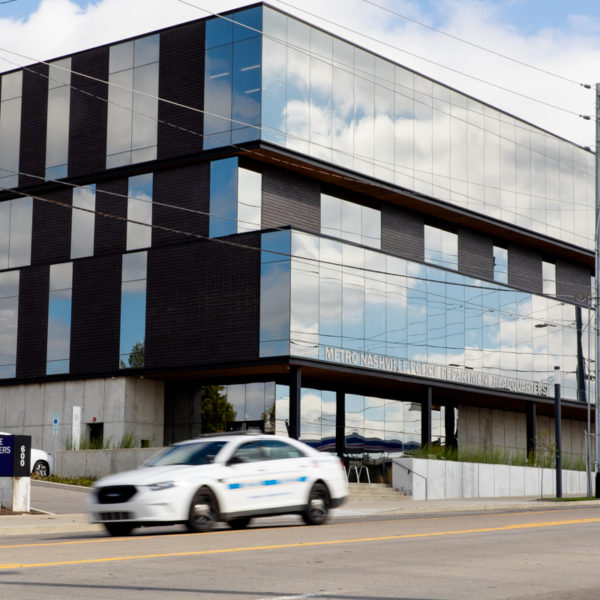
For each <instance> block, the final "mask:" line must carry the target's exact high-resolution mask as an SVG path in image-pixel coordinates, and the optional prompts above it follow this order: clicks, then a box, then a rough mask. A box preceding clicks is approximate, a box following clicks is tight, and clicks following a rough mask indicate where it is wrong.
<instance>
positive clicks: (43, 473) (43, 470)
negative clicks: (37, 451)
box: [33, 460, 50, 477]
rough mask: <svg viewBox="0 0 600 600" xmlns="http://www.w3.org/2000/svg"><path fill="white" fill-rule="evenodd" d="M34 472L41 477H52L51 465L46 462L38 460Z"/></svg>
mask: <svg viewBox="0 0 600 600" xmlns="http://www.w3.org/2000/svg"><path fill="white" fill-rule="evenodd" d="M33 472H34V473H35V474H36V475H39V476H40V477H48V475H50V465H49V464H48V463H47V462H46V461H45V460H38V461H36V463H35V465H33Z"/></svg>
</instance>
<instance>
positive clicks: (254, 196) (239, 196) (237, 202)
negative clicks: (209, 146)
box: [209, 157, 262, 238]
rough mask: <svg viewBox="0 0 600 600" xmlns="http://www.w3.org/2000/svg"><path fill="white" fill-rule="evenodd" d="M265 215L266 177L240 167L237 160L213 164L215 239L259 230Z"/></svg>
mask: <svg viewBox="0 0 600 600" xmlns="http://www.w3.org/2000/svg"><path fill="white" fill-rule="evenodd" d="M261 214H262V175H261V174H260V173H257V172H256V171H250V170H249V169H244V168H242V167H240V166H239V161H238V158H237V157H232V158H225V159H223V160H214V161H212V162H211V163H210V220H209V236H210V237H211V238H214V237H221V236H225V235H232V234H235V233H244V232H245V231H257V230H259V229H260V225H261Z"/></svg>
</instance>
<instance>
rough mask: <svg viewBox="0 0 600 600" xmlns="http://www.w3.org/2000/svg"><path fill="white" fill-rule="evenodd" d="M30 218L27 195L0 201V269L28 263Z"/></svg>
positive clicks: (30, 211)
mask: <svg viewBox="0 0 600 600" xmlns="http://www.w3.org/2000/svg"><path fill="white" fill-rule="evenodd" d="M32 218H33V199H32V198H30V197H29V196H25V197H22V198H15V199H14V200H5V201H4V202H0V269H12V268H14V267H25V266H27V265H29V264H30V262H31V227H32Z"/></svg>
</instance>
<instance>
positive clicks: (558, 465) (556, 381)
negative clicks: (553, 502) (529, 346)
mask: <svg viewBox="0 0 600 600" xmlns="http://www.w3.org/2000/svg"><path fill="white" fill-rule="evenodd" d="M559 377H560V367H554V430H555V441H556V497H557V498H562V435H561V415H560V413H561V410H560V379H559Z"/></svg>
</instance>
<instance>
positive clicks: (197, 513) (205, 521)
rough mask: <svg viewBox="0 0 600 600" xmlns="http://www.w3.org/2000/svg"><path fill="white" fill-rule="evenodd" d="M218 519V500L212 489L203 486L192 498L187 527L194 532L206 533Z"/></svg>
mask: <svg viewBox="0 0 600 600" xmlns="http://www.w3.org/2000/svg"><path fill="white" fill-rule="evenodd" d="M217 521H218V507H217V500H216V498H215V496H214V494H213V493H212V491H211V490H210V489H208V488H207V487H201V488H200V489H199V490H198V491H197V492H196V493H195V494H194V497H193V498H192V503H191V504H190V510H189V515H188V520H187V522H186V527H187V528H188V530H189V531H191V532H193V533H204V532H205V531H210V530H211V529H212V528H213V527H214V526H215V525H216V523H217Z"/></svg>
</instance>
